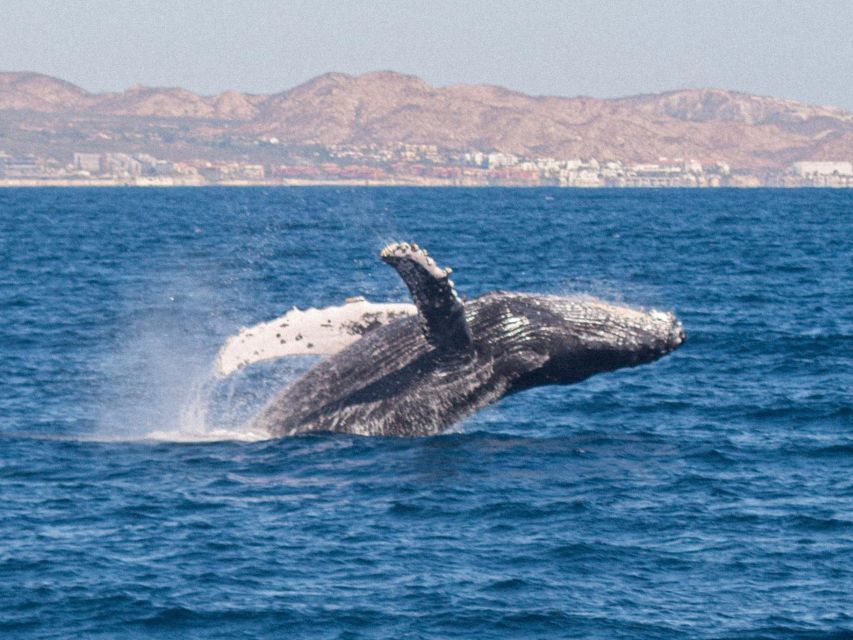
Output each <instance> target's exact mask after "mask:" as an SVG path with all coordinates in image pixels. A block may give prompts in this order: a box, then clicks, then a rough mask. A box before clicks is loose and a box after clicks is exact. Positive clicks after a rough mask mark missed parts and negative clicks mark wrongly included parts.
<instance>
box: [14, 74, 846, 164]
mask: <svg viewBox="0 0 853 640" xmlns="http://www.w3.org/2000/svg"><path fill="white" fill-rule="evenodd" d="M271 138H273V139H275V140H276V141H277V142H278V143H279V145H281V146H282V147H287V146H302V147H305V146H310V145H325V146H329V145H373V144H375V145H379V146H382V145H390V144H397V143H410V144H432V145H437V146H438V147H439V148H442V149H447V150H458V151H470V150H480V151H502V152H506V153H512V154H516V155H519V156H526V157H554V158H557V159H570V158H589V157H595V158H597V159H599V160H609V159H614V160H621V161H623V162H644V161H645V162H648V161H652V162H654V161H657V160H658V159H659V158H662V157H665V158H669V159H673V158H692V159H695V160H698V161H700V162H702V163H711V162H716V161H725V162H728V163H729V164H731V165H732V166H733V167H735V168H744V169H747V168H748V169H761V168H766V169H778V168H781V167H784V166H786V165H788V164H790V163H791V162H794V161H798V160H849V159H853V113H851V112H849V111H845V110H844V109H841V108H837V107H828V106H814V105H808V104H804V103H801V102H796V101H793V100H785V99H779V98H772V97H762V96H755V95H750V94H747V93H740V92H736V91H726V90H721V89H684V90H679V91H670V92H665V93H657V94H646V95H638V96H631V97H626V98H615V99H601V98H591V97H556V96H530V95H526V94H524V93H520V92H516V91H511V90H508V89H504V88H501V87H496V86H489V85H465V84H460V85H453V86H448V87H433V86H431V85H429V84H427V83H426V82H425V81H424V80H422V79H420V78H418V77H416V76H411V75H404V74H400V73H395V72H392V71H380V72H374V73H367V74H363V75H359V76H351V75H347V74H343V73H328V74H325V75H322V76H319V77H316V78H314V79H312V80H310V81H308V82H306V83H304V84H301V85H299V86H297V87H294V88H292V89H289V90H287V91H283V92H280V93H274V94H271V95H257V94H247V93H240V92H238V91H226V92H224V93H220V94H217V95H213V96H203V95H198V94H196V93H193V92H192V91H188V90H186V89H181V88H154V87H144V86H136V87H132V88H130V89H127V90H126V91H122V92H116V93H90V92H88V91H86V90H84V89H82V88H80V87H78V86H76V85H74V84H71V83H69V82H66V81H64V80H60V79H57V78H53V77H50V76H46V75H42V74H37V73H19V72H6V73H0V150H3V151H6V152H17V153H42V154H46V155H52V156H54V157H57V156H58V155H60V154H63V153H70V152H71V151H132V152H140V151H144V152H148V153H156V154H158V155H159V156H160V157H166V158H170V159H182V158H189V157H195V158H204V157H211V156H214V157H220V158H221V157H228V156H230V155H234V154H241V155H242V156H243V157H246V156H248V155H251V154H252V153H261V154H267V156H269V154H271V153H272V151H270V150H261V151H258V150H257V145H255V147H254V148H253V147H252V145H253V144H255V143H256V142H257V141H258V140H262V139H263V140H268V139H271ZM279 153H280V152H279ZM261 160H262V159H261Z"/></svg>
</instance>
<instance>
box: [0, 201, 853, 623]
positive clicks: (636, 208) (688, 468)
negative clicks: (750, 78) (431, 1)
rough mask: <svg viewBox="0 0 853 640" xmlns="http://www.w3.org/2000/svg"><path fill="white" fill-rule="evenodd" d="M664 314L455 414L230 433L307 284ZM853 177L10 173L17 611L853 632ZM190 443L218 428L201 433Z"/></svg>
mask: <svg viewBox="0 0 853 640" xmlns="http://www.w3.org/2000/svg"><path fill="white" fill-rule="evenodd" d="M396 239H407V240H411V239H414V240H417V241H418V242H419V243H421V244H423V245H424V246H426V247H428V248H429V249H430V252H431V253H432V254H433V255H435V256H436V257H437V258H438V259H439V261H440V262H441V263H443V264H449V265H452V266H453V268H454V271H455V274H454V279H455V281H456V283H457V286H458V288H459V289H460V291H461V292H462V293H466V294H468V295H477V294H480V293H483V292H485V291H488V290H491V289H495V288H503V289H516V290H528V291H537V292H548V293H567V292H589V293H592V294H595V295H598V296H600V297H604V298H609V299H616V300H622V301H625V302H628V303H632V304H637V305H644V306H656V307H658V308H663V309H673V310H675V311H676V312H677V313H678V315H679V316H680V317H681V318H682V320H683V322H684V325H685V327H686V330H687V332H688V336H689V339H688V342H687V343H686V344H685V345H684V346H683V347H682V348H681V349H679V350H678V351H676V352H675V353H674V354H672V355H670V356H668V357H666V358H664V359H663V360H661V361H659V362H657V363H655V364H652V365H649V366H645V367H640V368H637V369H631V370H623V371H618V372H616V373H612V374H607V375H603V376H599V377H596V378H592V379H590V380H588V381H586V382H584V383H582V384H579V385H575V386H569V387H551V388H544V389H537V390H533V391H531V392H527V393H524V394H520V395H517V396H514V397H511V398H508V399H506V400H505V401H503V402H502V403H500V404H499V405H496V406H494V407H492V408H490V409H488V410H486V411H484V412H482V413H480V414H478V415H477V416H475V417H473V418H471V419H469V420H468V421H466V422H465V423H464V424H463V425H461V426H460V427H459V428H458V429H456V430H455V431H454V432H453V433H450V434H446V435H441V436H436V437H430V438H419V439H393V438H362V437H352V436H345V435H330V434H313V435H308V436H303V437H295V438H289V439H282V440H271V441H270V440H268V441H255V442H250V441H240V440H237V439H234V438H235V437H236V436H239V435H240V425H241V424H242V422H243V421H245V419H246V418H247V417H248V416H251V415H252V412H253V411H254V410H256V409H257V407H258V406H259V405H260V404H261V403H262V402H263V400H264V399H265V398H266V397H268V396H269V395H270V394H271V393H273V392H274V391H275V390H276V389H277V388H278V386H279V385H281V384H283V383H284V382H285V381H286V380H287V379H290V378H292V377H293V376H294V375H296V374H297V373H298V371H300V370H302V369H304V368H305V367H306V366H308V365H310V360H308V359H306V358H301V359H289V360H288V361H282V362H279V363H275V364H272V365H258V366H257V367H255V368H254V369H253V370H252V371H249V372H244V373H241V374H238V375H236V376H235V377H234V378H233V379H231V380H228V381H224V382H219V383H212V382H211V380H210V377H209V370H210V367H211V363H212V361H213V357H214V354H215V353H216V351H217V349H218V348H219V346H220V344H221V343H222V341H223V340H224V339H225V338H226V337H227V336H228V335H230V334H232V333H234V332H236V331H237V329H239V327H240V326H241V325H250V324H254V323H256V322H259V321H262V320H267V319H270V318H272V317H274V316H276V315H279V314H281V313H282V312H284V311H285V310H287V309H288V308H290V307H291V306H292V305H294V304H297V305H300V306H302V307H305V306H308V305H329V304H338V303H340V302H341V301H342V300H343V298H344V297H346V296H350V295H356V294H363V295H366V296H367V297H368V298H371V299H373V300H404V299H405V293H406V292H405V289H404V287H403V285H402V284H401V283H400V282H399V281H398V280H397V279H396V276H395V274H394V273H393V271H392V270H391V269H389V268H388V267H386V266H384V265H383V264H381V262H380V261H379V260H378V258H377V254H378V251H379V250H380V248H381V247H382V246H383V245H384V244H385V243H386V242H389V241H391V240H396ZM851 247H853V192H851V191H846V192H844V191H816V190H803V191H773V190H757V191H627V190H626V191H606V190H602V191H574V190H556V189H555V190H551V189H534V190H514V189H485V190H482V189H436V190H432V189H334V188H317V189H314V188H304V189H236V188H231V189H189V190H181V189H170V190H153V189H145V190H136V189H103V190H85V189H79V190H78V189H74V190H70V189H66V190H63V189H56V190H0V314H2V315H0V320H2V322H0V507H1V508H2V518H0V637H2V638H57V639H66V638H190V639H195V638H199V639H201V638H204V639H211V638H229V639H230V638H285V637H286V638H450V637H456V638H504V637H506V638H509V637H512V638H521V637H530V638H544V637H578V638H602V639H604V638H608V639H609V638H686V637H687V638H847V637H853V409H851V407H853V391H851V390H853V250H851ZM206 437H212V438H216V437H228V438H229V439H225V440H219V441H213V442H205V441H203V440H204V439H205V438H206Z"/></svg>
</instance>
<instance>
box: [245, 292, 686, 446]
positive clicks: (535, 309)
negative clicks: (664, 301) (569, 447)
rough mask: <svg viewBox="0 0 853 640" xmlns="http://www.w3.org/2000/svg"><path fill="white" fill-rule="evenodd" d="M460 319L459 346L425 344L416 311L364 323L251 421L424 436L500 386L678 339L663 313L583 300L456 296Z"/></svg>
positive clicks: (677, 326) (554, 376) (491, 398)
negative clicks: (367, 328) (464, 336)
mask: <svg viewBox="0 0 853 640" xmlns="http://www.w3.org/2000/svg"><path fill="white" fill-rule="evenodd" d="M407 284H409V286H410V288H413V285H412V284H411V283H409V282H407ZM450 284H451V285H452V282H451V283H450ZM415 297H416V299H417V296H415ZM464 320H465V322H467V326H468V329H469V331H470V344H469V345H468V346H467V347H466V348H453V349H450V348H447V349H445V348H441V347H440V346H439V347H436V346H435V345H434V344H433V342H431V341H428V340H427V338H426V337H425V330H424V327H423V321H422V319H420V320H419V318H418V317H407V318H402V319H399V320H395V321H394V322H392V323H390V324H388V325H385V326H382V327H379V328H377V329H375V330H374V331H372V332H370V333H368V334H366V335H365V336H363V337H362V338H361V339H360V340H358V341H357V342H355V343H353V344H352V345H350V346H349V347H347V348H346V349H344V350H343V351H341V352H339V353H337V354H335V355H333V356H331V357H330V358H328V359H326V360H323V361H321V362H319V363H317V364H316V365H315V366H314V367H313V368H311V369H310V370H309V371H308V372H306V373H305V375H303V376H302V377H301V378H299V379H298V380H296V381H295V382H294V383H293V384H291V385H290V386H288V387H286V388H285V389H284V390H283V391H282V392H281V393H280V394H279V395H278V396H277V397H276V398H275V399H274V400H273V401H272V402H271V403H269V404H268V405H267V407H266V408H265V409H264V410H263V411H262V412H261V414H260V415H259V417H258V418H257V419H256V426H257V427H261V428H263V429H266V430H267V431H269V432H270V433H271V434H272V435H273V436H287V435H295V434H299V433H305V432H308V431H336V432H345V433H352V434H361V435H386V436H426V435H432V434H436V433H440V432H441V431H443V430H445V429H447V428H448V427H450V426H451V425H453V424H454V423H456V422H457V421H459V420H461V419H463V418H465V417H466V416H469V415H471V414H472V413H474V412H475V411H477V410H479V409H481V408H483V407H485V406H486V405H489V404H491V403H493V402H496V401H498V400H500V399H501V398H502V397H504V396H505V395H508V394H510V393H516V392H519V391H523V390H524V389H528V388H530V387H534V386H539V385H546V384H571V383H575V382H579V381H581V380H584V379H585V378H588V377H589V376H591V375H594V374H596V373H601V372H605V371H612V370H614V369H618V368H621V367H630V366H636V365H639V364H643V363H647V362H651V361H653V360H656V359H658V358H660V357H662V356H664V355H666V354H667V353H669V352H671V351H672V350H674V349H675V348H677V347H678V346H679V345H680V344H681V343H682V342H683V341H684V337H685V336H684V330H683V328H682V326H681V323H680V322H679V321H678V320H677V319H676V318H675V316H674V315H672V314H671V313H663V312H659V311H651V312H646V311H642V310H638V309H633V308H630V307H625V306H619V305H612V304H609V303H606V302H602V301H600V300H597V299H595V298H586V297H559V296H547V295H535V294H525V293H509V292H494V293H490V294H486V295H484V296H481V297H479V298H476V299H474V300H470V301H467V302H465V303H464Z"/></svg>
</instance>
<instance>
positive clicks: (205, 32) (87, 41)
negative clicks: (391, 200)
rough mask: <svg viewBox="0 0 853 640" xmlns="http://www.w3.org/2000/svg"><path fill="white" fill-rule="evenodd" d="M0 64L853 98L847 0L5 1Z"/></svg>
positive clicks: (101, 72)
mask: <svg viewBox="0 0 853 640" xmlns="http://www.w3.org/2000/svg"><path fill="white" fill-rule="evenodd" d="M0 1H2V19H0V70H6V71H23V70H27V71H39V72H42V73H47V74H50V75H54V76H58V77H61V78H64V79H66V80H70V81H71V82H74V83H75V84H79V85H81V86H82V87H84V88H86V89H88V90H90V91H108V90H119V89H125V88H127V87H129V86H132V85H134V84H147V85H156V86H183V87H186V88H188V89H192V90H194V91H198V92H201V93H206V94H209V93H217V92H219V91H222V90H224V89H238V90H241V91H250V92H256V93H272V92H277V91H281V90H284V89H287V88H290V87H292V86H295V85H297V84H299V83H301V82H304V81H305V80H308V79H310V78H312V77H314V76H316V75H319V74H321V73H325V72H327V71H343V72H346V73H353V74H357V73H363V72H366V71H374V70H378V69H393V70H396V71H401V72H405V73H412V74H416V75H419V76H421V77H423V78H424V79H426V80H427V81H428V82H430V83H431V84H434V85H439V86H443V85H447V84H454V83H459V82H466V83H489V84H497V85H502V86H505V87H509V88H512V89H517V90H520V91H524V92H527V93H532V94H552V95H565V96H574V95H592V96H598V97H613V96H622V95H630V94H636V93H645V92H656V91H663V90H668V89H676V88H682V87H688V86H691V87H697V86H703V87H704V86H712V87H720V88H725V89H738V90H742V91H748V92H752V93H758V94H764V95H775V96H781V97H789V98H795V99H798V100H803V101H806V102H812V103H819V104H835V105H838V106H842V107H845V108H847V109H851V110H853V82H851V76H853V73H851V71H853V0H841V1H830V0H803V1H800V2H792V1H785V2H774V1H758V0H752V1H750V0H742V1H738V2H733V1H722V0H714V1H709V2H692V1H687V0H684V1H681V2H671V1H660V2H653V1H652V0H647V1H642V2H641V1H634V2H629V1H621V2H617V1H613V0H596V1H590V2H586V1H583V2H575V1H571V2H570V1H563V2H558V1H549V0H538V1H535V2H525V1H524V0H508V1H503V0H488V1H481V0H459V1H458V2H447V1H444V0H424V1H421V2H414V1H408V0H396V1H387V0H381V1H380V0H376V1H373V2H367V1H365V2H345V1H338V2H322V1H319V0H312V1H310V2H303V1H284V0H282V1H278V2H276V1H273V0H239V1H232V0H158V1H154V0H108V1H105V0H63V1H61V2H60V1H58V0H0Z"/></svg>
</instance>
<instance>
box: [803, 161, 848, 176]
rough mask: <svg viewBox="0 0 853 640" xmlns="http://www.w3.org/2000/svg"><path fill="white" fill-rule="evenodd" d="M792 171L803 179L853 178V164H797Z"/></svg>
mask: <svg viewBox="0 0 853 640" xmlns="http://www.w3.org/2000/svg"><path fill="white" fill-rule="evenodd" d="M791 171H792V172H793V173H795V174H796V175H798V176H800V177H801V178H813V177H816V176H853V164H851V163H850V162H839V161H836V162H811V161H809V162H795V163H794V164H792V165H791Z"/></svg>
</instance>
